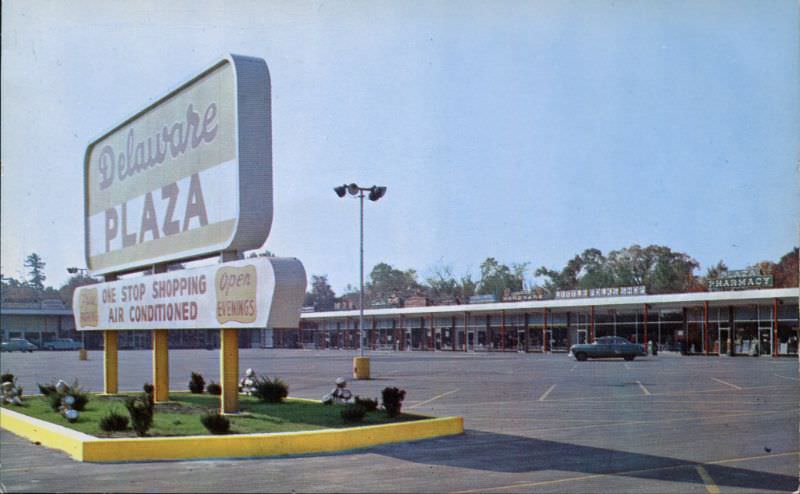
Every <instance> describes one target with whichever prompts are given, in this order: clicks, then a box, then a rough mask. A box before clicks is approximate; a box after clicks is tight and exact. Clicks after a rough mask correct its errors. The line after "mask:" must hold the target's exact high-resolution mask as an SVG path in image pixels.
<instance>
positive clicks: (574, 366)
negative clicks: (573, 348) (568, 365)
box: [569, 364, 578, 372]
mask: <svg viewBox="0 0 800 494" xmlns="http://www.w3.org/2000/svg"><path fill="white" fill-rule="evenodd" d="M576 367H578V364H575V365H573V366H572V369H570V370H569V371H570V372H572V371H574V370H575V368H576Z"/></svg>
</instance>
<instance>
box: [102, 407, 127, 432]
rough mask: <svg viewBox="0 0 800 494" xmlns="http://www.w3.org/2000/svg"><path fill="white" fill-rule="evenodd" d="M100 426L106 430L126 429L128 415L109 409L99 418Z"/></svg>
mask: <svg viewBox="0 0 800 494" xmlns="http://www.w3.org/2000/svg"><path fill="white" fill-rule="evenodd" d="M100 428H101V429H102V430H104V431H106V432H112V431H124V430H127V429H128V417H126V416H124V415H122V414H120V413H117V411H116V410H111V411H110V412H108V415H106V416H105V417H103V418H101V419H100Z"/></svg>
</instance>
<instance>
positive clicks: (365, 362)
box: [353, 357, 369, 379]
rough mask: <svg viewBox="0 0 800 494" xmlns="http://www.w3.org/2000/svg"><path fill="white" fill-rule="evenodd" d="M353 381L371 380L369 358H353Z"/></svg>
mask: <svg viewBox="0 0 800 494" xmlns="http://www.w3.org/2000/svg"><path fill="white" fill-rule="evenodd" d="M353 379H369V357H354V358H353Z"/></svg>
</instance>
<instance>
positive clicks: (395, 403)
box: [381, 388, 406, 417]
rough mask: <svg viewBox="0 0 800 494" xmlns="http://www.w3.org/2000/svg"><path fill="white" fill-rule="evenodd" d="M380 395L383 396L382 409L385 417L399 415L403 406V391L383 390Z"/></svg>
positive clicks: (394, 389) (404, 395)
mask: <svg viewBox="0 0 800 494" xmlns="http://www.w3.org/2000/svg"><path fill="white" fill-rule="evenodd" d="M381 395H382V396H383V408H385V409H386V415H388V416H390V417H397V416H398V415H400V408H401V407H402V406H403V399H405V397H406V392H405V390H403V389H397V388H383V392H382V393H381Z"/></svg>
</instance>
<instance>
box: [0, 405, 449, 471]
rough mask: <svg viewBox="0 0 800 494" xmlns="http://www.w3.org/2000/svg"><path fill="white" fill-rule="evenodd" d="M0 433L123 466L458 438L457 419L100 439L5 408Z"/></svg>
mask: <svg viewBox="0 0 800 494" xmlns="http://www.w3.org/2000/svg"><path fill="white" fill-rule="evenodd" d="M0 427H1V428H3V429H6V430H7V431H9V432H12V433H14V434H17V435H19V436H22V437H25V438H27V439H29V440H31V441H33V442H38V443H39V444H41V445H43V446H47V447H49V448H53V449H58V450H61V451H64V452H65V453H67V454H68V455H69V456H70V457H72V458H73V459H75V460H78V461H89V462H125V461H158V460H186V459H200V458H247V457H268V456H284V455H301V454H310V453H331V452H338V451H347V450H351V449H359V448H368V447H372V446H378V445H381V444H390V443H397V442H407V441H416V440H420V439H431V438H434V437H443V436H452V435H457V434H463V433H464V419H463V417H444V418H426V419H422V420H415V421H412V422H400V423H396V424H385V425H371V426H365V427H350V428H345V429H323V430H320V431H303V432H280V433H272V434H231V435H225V436H182V437H145V438H118V439H103V438H98V437H95V436H90V435H88V434H83V433H81V432H77V431H74V430H72V429H68V428H66V427H62V426H60V425H56V424H52V423H50V422H46V421H43V420H39V419H36V418H33V417H28V416H27V415H23V414H21V413H19V412H15V411H13V410H9V409H6V408H2V409H0Z"/></svg>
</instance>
